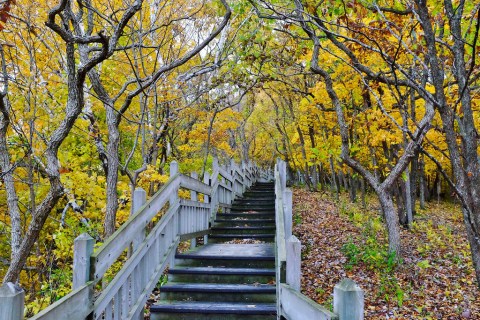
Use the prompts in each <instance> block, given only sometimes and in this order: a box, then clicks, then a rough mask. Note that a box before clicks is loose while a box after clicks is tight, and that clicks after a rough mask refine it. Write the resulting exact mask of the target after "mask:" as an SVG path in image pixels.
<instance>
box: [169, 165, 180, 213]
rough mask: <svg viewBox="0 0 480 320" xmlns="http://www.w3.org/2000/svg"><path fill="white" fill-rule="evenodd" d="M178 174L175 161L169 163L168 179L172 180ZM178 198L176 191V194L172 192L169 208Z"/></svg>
mask: <svg viewBox="0 0 480 320" xmlns="http://www.w3.org/2000/svg"><path fill="white" fill-rule="evenodd" d="M177 173H178V163H177V161H172V162H170V179H172V178H173V177H174V176H175V175H176V174H177ZM177 198H178V189H176V192H172V194H171V196H170V206H173V205H174V204H175V202H176V201H177Z"/></svg>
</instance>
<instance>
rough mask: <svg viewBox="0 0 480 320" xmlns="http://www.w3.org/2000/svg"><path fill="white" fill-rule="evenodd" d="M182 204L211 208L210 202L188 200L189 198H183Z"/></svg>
mask: <svg viewBox="0 0 480 320" xmlns="http://www.w3.org/2000/svg"><path fill="white" fill-rule="evenodd" d="M180 205H181V206H185V207H193V208H206V209H210V203H205V202H199V201H192V200H187V199H181V200H180Z"/></svg>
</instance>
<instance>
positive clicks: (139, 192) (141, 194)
mask: <svg viewBox="0 0 480 320" xmlns="http://www.w3.org/2000/svg"><path fill="white" fill-rule="evenodd" d="M145 202H147V192H146V191H145V190H143V189H142V188H140V187H138V188H135V191H133V204H132V205H133V210H132V212H133V214H135V212H137V211H138V210H140V208H141V207H142V206H143V205H144V204H145ZM143 240H145V229H143V230H141V231H140V233H139V234H138V235H137V236H136V237H135V238H134V239H133V241H132V252H135V250H137V248H138V246H139V245H140V243H142V242H143Z"/></svg>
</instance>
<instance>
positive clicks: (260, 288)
mask: <svg viewBox="0 0 480 320" xmlns="http://www.w3.org/2000/svg"><path fill="white" fill-rule="evenodd" d="M160 291H161V292H183V291H188V292H217V293H219V292H221V293H229V292H231V293H275V292H276V291H275V285H273V284H225V283H180V282H179V283H176V282H170V283H168V282H167V283H166V284H165V285H163V286H162V287H161V288H160Z"/></svg>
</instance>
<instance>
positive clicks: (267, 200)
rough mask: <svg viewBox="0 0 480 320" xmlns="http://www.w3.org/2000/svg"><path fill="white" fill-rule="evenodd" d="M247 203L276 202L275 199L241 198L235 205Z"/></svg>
mask: <svg viewBox="0 0 480 320" xmlns="http://www.w3.org/2000/svg"><path fill="white" fill-rule="evenodd" d="M245 202H259V203H265V202H267V203H268V202H275V198H274V197H269V198H239V199H236V200H235V201H234V202H233V203H234V204H235V203H245Z"/></svg>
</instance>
